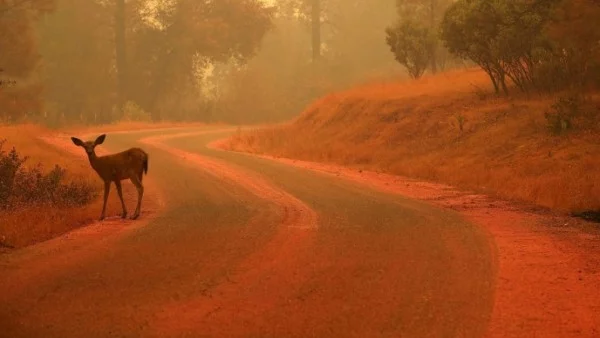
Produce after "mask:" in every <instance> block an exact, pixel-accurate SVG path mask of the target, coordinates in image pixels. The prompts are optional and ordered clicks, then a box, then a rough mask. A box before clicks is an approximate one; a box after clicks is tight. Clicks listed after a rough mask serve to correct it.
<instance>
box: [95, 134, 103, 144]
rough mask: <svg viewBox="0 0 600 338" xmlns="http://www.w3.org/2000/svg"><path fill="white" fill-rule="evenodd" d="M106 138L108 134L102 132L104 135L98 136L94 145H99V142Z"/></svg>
mask: <svg viewBox="0 0 600 338" xmlns="http://www.w3.org/2000/svg"><path fill="white" fill-rule="evenodd" d="M105 138H106V134H102V135H100V136H98V138H97V139H96V141H94V145H99V144H102V143H104V139H105Z"/></svg>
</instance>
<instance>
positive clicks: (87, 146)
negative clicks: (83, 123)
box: [71, 134, 106, 155]
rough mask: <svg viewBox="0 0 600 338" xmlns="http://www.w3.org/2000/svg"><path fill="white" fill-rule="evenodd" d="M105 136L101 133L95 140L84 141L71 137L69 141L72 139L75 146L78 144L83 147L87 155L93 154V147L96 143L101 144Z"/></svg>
mask: <svg viewBox="0 0 600 338" xmlns="http://www.w3.org/2000/svg"><path fill="white" fill-rule="evenodd" d="M105 138H106V134H102V135H100V136H98V137H97V138H96V140H95V141H86V142H84V141H82V140H80V139H78V138H77V137H71V141H73V143H74V144H75V145H76V146H79V147H82V148H83V149H85V152H86V153H87V154H88V155H93V154H94V148H96V146H97V145H99V144H102V143H103V142H104V139H105Z"/></svg>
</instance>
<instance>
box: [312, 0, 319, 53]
mask: <svg viewBox="0 0 600 338" xmlns="http://www.w3.org/2000/svg"><path fill="white" fill-rule="evenodd" d="M311 20H312V58H313V62H316V61H317V60H319V59H320V58H321V0H312V11H311Z"/></svg>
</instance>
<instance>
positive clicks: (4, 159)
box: [0, 140, 96, 210]
mask: <svg viewBox="0 0 600 338" xmlns="http://www.w3.org/2000/svg"><path fill="white" fill-rule="evenodd" d="M4 143H5V140H0V210H14V209H19V208H23V207H27V206H36V205H52V206H55V207H77V206H83V205H85V204H88V203H90V202H91V201H92V200H93V199H94V198H95V196H96V190H95V189H94V187H92V186H91V185H90V184H88V183H86V182H81V181H75V182H65V181H64V179H65V176H66V170H65V169H63V168H61V167H59V166H55V167H54V169H52V170H51V171H49V172H48V173H44V172H43V170H42V169H43V168H42V166H41V165H39V164H38V165H37V166H36V167H34V168H31V169H27V168H25V167H24V166H23V164H24V163H25V162H26V161H27V157H24V156H21V155H20V154H19V153H18V152H17V150H16V149H15V148H14V147H13V148H12V149H11V150H10V151H9V152H6V151H4V150H3V145H4Z"/></svg>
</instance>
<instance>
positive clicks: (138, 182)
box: [130, 175, 144, 219]
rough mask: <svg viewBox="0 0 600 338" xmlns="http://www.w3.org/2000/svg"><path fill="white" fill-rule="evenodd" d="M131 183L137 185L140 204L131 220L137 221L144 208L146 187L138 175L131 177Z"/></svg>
mask: <svg viewBox="0 0 600 338" xmlns="http://www.w3.org/2000/svg"><path fill="white" fill-rule="evenodd" d="M130 179H131V183H133V185H135V188H136V189H137V192H138V202H137V207H136V208H135V212H134V213H133V215H132V216H131V219H136V218H138V217H139V216H140V209H141V208H142V197H143V196H144V186H143V185H142V180H141V179H140V177H139V176H137V175H131V178H130Z"/></svg>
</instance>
